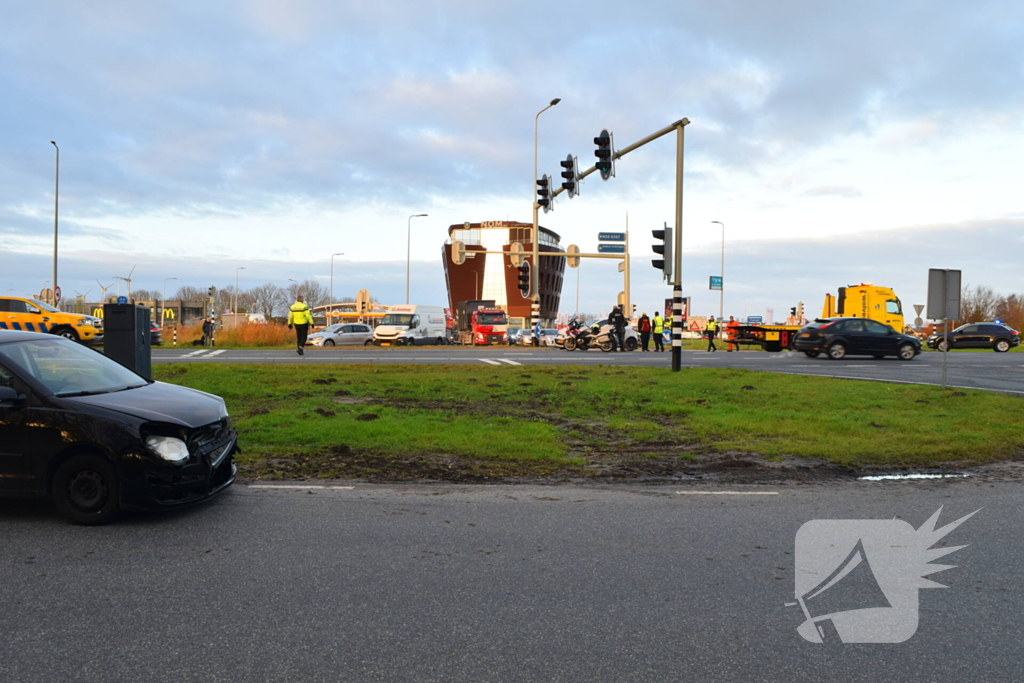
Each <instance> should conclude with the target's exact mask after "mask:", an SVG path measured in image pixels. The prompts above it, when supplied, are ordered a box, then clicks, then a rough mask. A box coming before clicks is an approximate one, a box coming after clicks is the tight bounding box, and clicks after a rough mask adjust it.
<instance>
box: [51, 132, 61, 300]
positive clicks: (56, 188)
mask: <svg viewBox="0 0 1024 683" xmlns="http://www.w3.org/2000/svg"><path fill="white" fill-rule="evenodd" d="M50 144H51V145H53V147H54V149H56V150H57V163H56V166H55V168H54V173H53V292H54V297H53V303H54V305H56V304H57V297H56V292H57V207H58V204H59V198H60V147H57V143H56V142H54V141H53V140H50Z"/></svg>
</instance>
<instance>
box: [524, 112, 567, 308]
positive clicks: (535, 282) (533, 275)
mask: <svg viewBox="0 0 1024 683" xmlns="http://www.w3.org/2000/svg"><path fill="white" fill-rule="evenodd" d="M561 101H562V99H561V98H560V97H556V98H555V99H553V100H551V102H550V103H549V104H548V106H546V107H544V108H543V109H541V110H540V111H539V112H537V115H536V116H534V117H533V178H531V179H530V196H531V197H533V233H532V234H531V239H532V240H533V263H531V264H530V265H531V266H532V267H531V268H530V280H531V282H530V290H531V295H532V296H531V299H532V300H533V301H532V303H531V305H530V309H531V310H530V325H533V324H534V323H535V322H536V320H534V318H539V317H540V232H539V230H538V227H537V220H538V216H537V211H538V210H539V209H540V204H538V203H537V194H536V193H537V130H538V125H539V122H540V115H541V114H543V113H544V112H546V111H547V110H548V109H551V107H553V106H555V105H556V104H558V103H559V102H561Z"/></svg>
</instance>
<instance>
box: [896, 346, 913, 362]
mask: <svg viewBox="0 0 1024 683" xmlns="http://www.w3.org/2000/svg"><path fill="white" fill-rule="evenodd" d="M916 355H917V352H916V350H915V349H914V345H913V344H900V348H899V350H898V351H897V352H896V356H897V357H898V358H899V359H900V360H914V356H916Z"/></svg>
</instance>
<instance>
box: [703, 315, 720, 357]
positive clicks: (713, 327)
mask: <svg viewBox="0 0 1024 683" xmlns="http://www.w3.org/2000/svg"><path fill="white" fill-rule="evenodd" d="M705 333H706V334H707V335H708V351H717V350H718V347H717V346H715V337H717V336H718V321H717V320H715V316H711V317H710V318H708V326H707V328H706V329H705Z"/></svg>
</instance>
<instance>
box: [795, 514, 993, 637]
mask: <svg viewBox="0 0 1024 683" xmlns="http://www.w3.org/2000/svg"><path fill="white" fill-rule="evenodd" d="M941 512H942V508H939V509H938V510H936V511H935V514H933V515H932V516H931V517H930V518H929V519H928V521H926V522H925V523H924V524H922V525H921V527H920V528H919V529H914V527H912V526H910V524H908V523H907V522H904V521H903V520H899V519H883V520H875V519H839V520H825V519H815V520H811V521H810V522H807V523H805V524H804V525H803V526H801V527H800V530H799V531H798V532H797V534H796V599H797V601H796V602H795V603H787V605H799V606H800V609H801V610H802V611H803V613H804V622H803V623H802V624H800V626H799V627H798V628H797V632H798V633H799V634H800V635H801V636H802V637H803V638H804V639H805V640H808V641H810V642H812V643H822V642H843V643H902V642H904V641H905V640H907V639H909V638H910V637H911V636H913V635H914V633H916V632H917V626H918V595H917V591H918V590H919V589H921V588H944V587H945V586H943V585H942V584H939V583H935V582H934V581H931V580H929V579H926V578H924V577H926V576H928V575H930V574H934V573H936V572H940V571H943V570H945V569H951V568H952V566H953V565H939V564H930V562H931V561H932V560H934V559H937V558H939V557H942V556H944V555H948V554H949V553H952V552H955V551H957V550H960V549H961V548H964V547H966V546H954V547H945V548H932V546H933V545H934V544H935V543H937V542H938V541H939V539H941V538H942V537H943V536H945V535H946V534H948V533H949V532H951V531H953V529H955V528H957V527H958V526H960V525H961V524H962V523H964V522H965V521H967V520H968V519H969V518H970V517H971V516H973V515H974V514H975V513H977V512H978V511H977V510H975V511H974V512H972V513H971V514H969V515H966V516H965V517H961V518H960V519H958V520H956V521H955V522H951V523H949V524H947V525H946V526H944V527H941V528H939V529H936V528H935V523H936V522H937V521H938V519H939V513H941Z"/></svg>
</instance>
